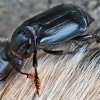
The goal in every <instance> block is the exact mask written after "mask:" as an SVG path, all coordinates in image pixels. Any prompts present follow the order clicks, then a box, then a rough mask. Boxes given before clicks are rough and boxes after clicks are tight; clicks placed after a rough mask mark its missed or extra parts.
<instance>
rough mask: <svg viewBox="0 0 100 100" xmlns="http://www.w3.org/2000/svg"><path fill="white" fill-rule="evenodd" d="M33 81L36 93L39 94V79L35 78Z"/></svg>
mask: <svg viewBox="0 0 100 100" xmlns="http://www.w3.org/2000/svg"><path fill="white" fill-rule="evenodd" d="M34 83H35V87H36V90H37V94H38V95H39V90H40V88H41V82H40V80H39V79H35V80H34Z"/></svg>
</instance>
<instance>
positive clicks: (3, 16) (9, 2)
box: [0, 0, 100, 37]
mask: <svg viewBox="0 0 100 100" xmlns="http://www.w3.org/2000/svg"><path fill="white" fill-rule="evenodd" d="M61 3H64V4H67V3H73V4H75V5H78V6H81V7H82V8H83V9H85V10H86V11H87V12H88V13H89V14H90V15H91V16H93V18H94V19H95V22H94V23H93V24H92V25H91V28H90V30H91V31H93V30H94V29H95V28H96V27H97V26H98V24H99V23H100V22H99V21H100V1H99V0H0V37H11V35H12V34H13V32H14V30H15V29H16V28H17V27H18V26H19V25H20V24H21V23H22V22H23V21H25V20H27V19H29V18H31V17H33V16H35V15H37V14H39V13H40V12H43V11H45V10H47V9H49V8H51V7H53V6H55V5H57V4H61Z"/></svg>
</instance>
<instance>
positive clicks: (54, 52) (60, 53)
mask: <svg viewBox="0 0 100 100" xmlns="http://www.w3.org/2000/svg"><path fill="white" fill-rule="evenodd" d="M43 51H45V52H47V53H50V54H53V55H64V54H75V53H76V52H74V51H72V52H66V51H64V50H59V51H50V50H43Z"/></svg>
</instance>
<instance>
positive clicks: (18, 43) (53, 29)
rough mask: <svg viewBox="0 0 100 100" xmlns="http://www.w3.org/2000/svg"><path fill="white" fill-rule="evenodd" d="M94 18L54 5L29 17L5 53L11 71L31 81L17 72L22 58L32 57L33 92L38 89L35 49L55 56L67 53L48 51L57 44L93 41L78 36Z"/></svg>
mask: <svg viewBox="0 0 100 100" xmlns="http://www.w3.org/2000/svg"><path fill="white" fill-rule="evenodd" d="M93 21H94V19H93V18H92V17H91V16H90V15H89V14H88V13H87V12H86V11H84V10H83V9H81V8H80V7H78V6H75V5H73V4H66V5H65V4H60V5H57V6H55V7H53V8H51V9H49V10H47V11H45V12H43V13H41V14H39V15H37V16H35V17H33V18H30V19H28V20H26V21H25V22H23V23H22V25H20V26H19V27H18V28H17V29H16V30H15V31H14V33H13V35H12V38H11V45H10V49H9V52H8V57H9V59H10V63H11V64H12V66H14V67H15V69H16V70H17V71H18V72H19V73H21V74H25V75H27V77H28V78H33V76H32V75H31V74H28V73H24V72H22V71H21V70H20V67H22V66H23V59H26V58H29V57H30V56H31V55H32V53H34V55H33V67H34V69H35V75H34V79H35V80H34V81H35V85H36V88H37V93H39V89H40V81H39V77H38V72H37V50H38V49H42V50H43V51H45V52H47V53H50V54H55V55H63V54H67V53H68V52H65V51H63V50H59V51H52V49H54V48H56V47H58V46H59V45H60V44H61V43H63V42H65V41H69V40H78V41H84V40H88V39H92V38H96V40H97V41H100V39H99V37H98V36H95V35H93V34H92V35H82V34H83V33H84V32H85V31H86V30H87V28H88V27H89V26H90V24H91V23H92V22H93Z"/></svg>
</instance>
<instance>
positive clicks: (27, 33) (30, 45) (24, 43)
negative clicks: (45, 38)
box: [11, 26, 36, 58]
mask: <svg viewBox="0 0 100 100" xmlns="http://www.w3.org/2000/svg"><path fill="white" fill-rule="evenodd" d="M33 32H34V31H32V30H30V29H29V27H27V26H21V27H19V28H18V29H17V30H16V31H15V32H14V34H13V35H12V39H11V51H12V53H13V54H15V55H17V56H21V57H22V58H28V57H30V56H31V54H32V53H33V51H34V49H35V46H36V40H35V38H36V37H35V36H34V33H33Z"/></svg>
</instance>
